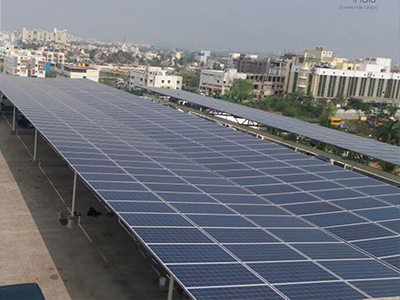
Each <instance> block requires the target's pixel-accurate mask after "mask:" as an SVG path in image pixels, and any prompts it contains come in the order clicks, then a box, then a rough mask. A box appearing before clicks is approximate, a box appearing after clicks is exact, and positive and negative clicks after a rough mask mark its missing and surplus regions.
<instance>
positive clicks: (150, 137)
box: [0, 75, 400, 299]
mask: <svg viewBox="0 0 400 300" xmlns="http://www.w3.org/2000/svg"><path fill="white" fill-rule="evenodd" d="M0 78H1V81H0V89H1V90H2V92H3V93H5V94H6V95H7V96H8V98H9V99H10V100H11V101H12V102H13V103H14V104H15V105H16V106H17V107H18V108H19V109H20V110H21V111H22V113H24V114H25V116H26V117H27V118H28V119H29V120H30V121H31V122H32V123H33V124H34V125H35V127H36V128H37V129H38V130H39V132H40V133H41V134H42V135H43V136H45V137H46V138H47V139H48V140H49V142H50V143H52V144H53V146H54V148H55V149H56V151H58V152H59V153H60V155H62V156H63V157H64V158H65V159H66V160H67V162H68V163H69V164H70V166H71V167H72V168H73V169H74V170H75V171H77V173H78V174H79V176H80V177H81V178H82V179H83V180H84V181H85V182H86V183H88V185H89V186H90V187H91V188H92V189H93V191H94V192H95V193H96V194H97V195H98V196H99V197H100V198H101V199H102V200H103V201H104V202H105V203H106V204H107V205H108V206H109V207H110V208H111V209H112V210H113V211H114V212H115V213H116V214H117V215H118V216H119V217H120V218H121V219H122V220H123V222H124V223H125V224H126V225H127V226H128V228H130V230H131V231H132V233H133V234H134V235H135V236H136V237H137V238H138V240H140V241H141V242H142V243H143V245H144V246H145V247H146V248H147V249H148V250H149V251H150V252H151V253H153V255H154V256H155V257H156V258H157V259H158V260H159V262H160V263H161V264H162V265H163V266H164V267H165V268H166V270H167V271H168V272H169V273H170V274H172V276H174V277H175V278H176V279H177V281H178V282H179V283H180V284H181V285H182V287H183V288H184V289H185V290H186V292H187V293H188V294H189V295H190V296H192V297H193V298H197V299H203V298H204V299H208V298H211V299H212V298H213V297H214V298H215V296H216V295H220V296H222V297H224V295H225V296H226V298H229V297H231V298H232V299H237V298H238V297H239V298H246V297H241V296H242V295H243V293H245V292H248V294H246V296H247V295H248V298H249V299H257V297H258V296H259V295H262V296H263V297H264V298H263V299H275V298H276V299H278V298H282V297H283V298H293V299H301V298H302V297H303V298H304V299H310V298H316V299H321V298H323V299H335V297H336V299H346V298H349V299H352V297H354V298H357V297H358V298H357V299H359V298H360V295H361V297H362V298H366V297H369V296H370V295H369V294H368V293H366V292H364V291H362V289H361V290H360V289H358V288H357V287H355V286H354V285H353V284H352V280H353V279H346V278H342V277H341V275H339V273H342V272H343V270H342V269H341V268H340V267H339V268H338V269H337V267H336V265H334V266H333V267H332V268H335V269H336V271H337V273H336V272H335V271H333V270H331V269H330V268H329V267H324V266H322V263H323V262H324V260H327V259H329V260H330V261H331V260H332V261H333V262H337V261H340V259H353V260H354V259H359V258H365V257H366V258H368V260H360V264H362V263H363V262H365V261H368V262H370V261H373V262H375V264H374V265H375V266H378V265H379V270H381V271H382V273H381V271H379V272H377V275H376V277H373V278H371V280H383V279H384V277H383V276H386V275H388V274H395V275H393V276H395V277H394V278H400V272H399V270H398V269H394V268H396V266H398V264H397V262H396V261H397V260H394V259H392V260H391V261H389V259H390V258H391V257H392V256H393V257H395V256H396V255H400V253H399V252H400V249H399V247H397V248H396V247H395V244H396V242H398V239H399V234H398V231H396V230H393V229H395V227H394V226H395V224H390V223H385V222H391V221H393V220H392V217H393V216H397V214H396V212H397V210H398V207H395V206H394V205H398V204H396V203H398V202H396V201H398V200H396V199H395V197H394V196H395V195H396V193H397V195H398V191H399V190H398V189H397V188H393V187H391V186H388V185H385V184H381V183H380V182H378V183H379V184H377V182H376V181H371V180H368V178H366V177H365V176H362V175H359V174H356V173H353V172H350V171H343V170H342V169H340V168H338V167H336V166H331V165H328V164H326V163H325V162H322V161H320V160H316V159H313V158H309V157H307V156H305V155H302V154H298V153H293V152H291V151H289V152H288V151H287V150H288V149H285V148H282V147H281V146H277V145H275V144H273V143H269V142H264V141H260V140H258V139H255V138H253V137H250V136H246V135H244V134H242V133H239V132H236V131H232V130H231V129H228V128H224V127H221V126H218V125H216V124H212V123H209V122H207V121H205V120H202V119H198V118H196V117H193V116H190V115H186V114H182V113H180V112H178V111H176V110H171V109H169V108H167V107H164V106H162V105H159V104H157V103H154V102H150V101H147V100H145V99H141V98H138V97H135V96H133V95H130V94H127V93H124V92H121V91H118V90H114V89H111V88H109V87H106V86H103V85H99V84H96V83H93V82H89V81H87V80H66V79H65V80H64V79H63V80H58V79H53V80H33V79H29V78H18V77H9V76H3V75H1V77H0ZM50 115H51V118H49V116H50ZM88 116H90V117H88ZM55 120H57V121H56V122H55ZM54 124H55V126H53V125H54ZM53 141H54V142H53ZM78 145H79V146H78ZM277 149H278V150H277ZM282 149H283V150H285V151H283V152H282V153H281V155H277V154H278V153H280V152H279V151H281V150H282ZM275 150H277V151H275ZM92 154H94V156H92ZM327 174H339V176H338V177H335V176H332V178H328V176H327ZM340 178H357V179H359V181H363V182H362V185H358V184H356V183H353V184H347V185H346V184H343V183H342V182H341V181H340V180H337V179H340ZM328 185H329V186H328ZM376 186H378V187H379V189H378V190H377V191H375V192H374V191H373V189H371V187H373V188H375V187H376ZM365 187H367V188H369V189H364V188H365ZM357 199H364V200H365V199H368V200H367V201H360V203H358V202H357V204H355V203H356V202H355V201H357ZM370 200H373V201H370ZM345 201H353V204H349V203H350V202H349V203H348V205H347V207H346V205H345V204H343V203H345ZM371 203H372V204H371ZM379 204H381V206H382V208H379V207H380V206H378V205H379ZM371 205H377V206H376V207H375V206H373V207H371ZM378 209H379V210H378ZM380 209H385V210H384V211H382V214H381V213H380V212H381V211H380ZM370 210H371V211H372V210H373V212H369V211H370ZM375 213H378V215H379V216H380V217H376V214H375ZM376 221H378V222H376ZM374 222H376V223H374ZM387 243H388V244H387ZM331 245H332V247H331V248H329V249H328V250H326V248H325V250H324V247H329V246H331ZM338 245H341V246H338ZM387 245H389V247H387ZM307 247H308V248H307ZM310 249H314V250H310ZM384 249H387V250H384ZM321 253H324V254H325V256H324V255H323V254H321ZM388 253H390V254H388ZM388 256H390V257H388ZM378 258H379V259H378ZM313 260H316V261H315V262H313ZM357 261H358V260H357ZM367 264H368V265H367ZM270 266H272V267H270ZM278 266H279V268H278ZM375 266H374V267H373V268H372V267H371V269H375ZM392 267H393V268H392ZM365 268H367V269H369V268H370V265H369V263H366V266H365ZM376 268H378V267H376ZM345 272H347V271H346V270H345ZM393 272H394V273H393ZM301 274H303V276H304V277H305V278H306V277H307V276H308V278H309V279H308V280H310V281H309V282H308V283H307V284H303V282H304V281H301ZM313 274H319V275H320V277H321V278H324V280H326V281H327V282H320V280H318V278H316V277H317V276H315V275H313ZM327 274H328V275H327ZM345 274H347V273H345ZM325 276H326V277H325ZM346 276H347V275H346ZM396 276H397V277H396ZM321 280H322V279H321ZM289 282H290V283H291V284H290V285H288V284H287V283H289ZM250 288H251V290H252V291H249V290H250ZM332 288H333V289H335V290H332ZM255 290H258V291H259V293H260V294H256V293H255V292H254V291H255ZM341 296H343V297H342V298H341Z"/></svg>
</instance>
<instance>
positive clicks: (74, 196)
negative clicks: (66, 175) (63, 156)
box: [71, 171, 78, 216]
mask: <svg viewBox="0 0 400 300" xmlns="http://www.w3.org/2000/svg"><path fill="white" fill-rule="evenodd" d="M77 180H78V174H76V172H75V171H74V184H73V188H72V207H71V216H74V215H75V200H76V182H77Z"/></svg>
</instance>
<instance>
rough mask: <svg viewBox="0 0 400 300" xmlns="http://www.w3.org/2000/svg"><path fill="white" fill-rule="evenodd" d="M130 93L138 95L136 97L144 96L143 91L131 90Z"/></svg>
mask: <svg viewBox="0 0 400 300" xmlns="http://www.w3.org/2000/svg"><path fill="white" fill-rule="evenodd" d="M128 92H129V93H131V94H133V95H136V96H143V90H132V89H131V90H129V91H128Z"/></svg>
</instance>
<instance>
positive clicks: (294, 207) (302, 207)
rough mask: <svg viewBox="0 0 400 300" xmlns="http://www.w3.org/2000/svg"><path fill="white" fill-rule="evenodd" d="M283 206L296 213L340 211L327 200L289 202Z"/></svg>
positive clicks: (308, 213)
mask: <svg viewBox="0 0 400 300" xmlns="http://www.w3.org/2000/svg"><path fill="white" fill-rule="evenodd" d="M284 208H286V209H288V210H290V211H291V212H292V213H295V214H298V215H310V214H318V213H328V212H334V211H340V210H341V209H340V208H337V207H336V206H333V205H331V204H329V203H327V202H313V203H305V204H291V205H285V206H284Z"/></svg>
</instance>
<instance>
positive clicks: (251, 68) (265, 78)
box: [228, 53, 291, 99]
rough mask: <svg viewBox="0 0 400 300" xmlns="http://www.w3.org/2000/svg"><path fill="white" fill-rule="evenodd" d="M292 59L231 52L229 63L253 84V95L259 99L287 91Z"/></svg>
mask: <svg viewBox="0 0 400 300" xmlns="http://www.w3.org/2000/svg"><path fill="white" fill-rule="evenodd" d="M290 64H291V60H290V59H287V58H279V59H271V58H264V59H260V58H259V57H258V56H257V55H253V54H244V53H231V54H230V55H229V61H228V65H229V66H231V67H233V68H234V69H236V70H237V71H238V72H239V73H245V74H246V80H248V81H250V82H251V83H252V84H253V95H254V97H255V98H257V99H259V98H262V97H265V96H269V95H276V94H283V93H285V92H286V91H287V81H288V78H289V72H290Z"/></svg>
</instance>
